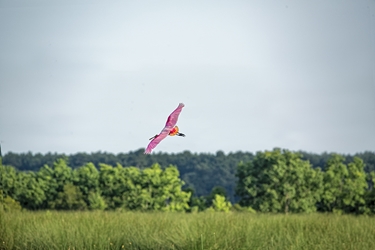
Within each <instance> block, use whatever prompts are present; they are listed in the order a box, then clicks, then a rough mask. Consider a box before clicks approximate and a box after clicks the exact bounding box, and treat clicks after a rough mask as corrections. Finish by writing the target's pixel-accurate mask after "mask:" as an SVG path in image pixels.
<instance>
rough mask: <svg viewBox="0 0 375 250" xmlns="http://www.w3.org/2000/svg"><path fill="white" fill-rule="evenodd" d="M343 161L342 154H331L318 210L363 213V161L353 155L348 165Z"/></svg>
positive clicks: (364, 186) (364, 177) (365, 184)
mask: <svg viewBox="0 0 375 250" xmlns="http://www.w3.org/2000/svg"><path fill="white" fill-rule="evenodd" d="M344 162H345V158H344V156H342V155H338V154H333V155H332V157H331V158H330V159H329V160H328V162H327V166H326V172H325V173H324V192H323V195H322V202H321V204H320V210H321V211H328V212H332V211H336V212H340V213H341V212H346V213H364V212H365V210H366V209H365V203H366V202H365V199H364V198H365V193H366V189H367V187H368V185H367V182H366V173H365V172H364V163H363V161H362V160H361V159H360V158H358V157H354V158H353V161H352V162H351V163H349V164H348V165H345V164H344Z"/></svg>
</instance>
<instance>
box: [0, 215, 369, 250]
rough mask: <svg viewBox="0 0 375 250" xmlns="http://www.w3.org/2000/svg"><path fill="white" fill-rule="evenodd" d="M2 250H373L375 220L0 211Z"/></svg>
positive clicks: (364, 218) (320, 217)
mask: <svg viewBox="0 0 375 250" xmlns="http://www.w3.org/2000/svg"><path fill="white" fill-rule="evenodd" d="M0 240H1V241H0V249H71V250H72V249H153V250H154V249H236V250H237V249H309V250H310V249H338V250H342V249H366V250H368V249H375V218H374V217H355V216H339V215H325V214H312V215H266V214H245V213H229V214H225V213H199V214H181V213H133V212H54V211H53V212H50V211H47V212H46V211H44V212H20V213H4V212H0Z"/></svg>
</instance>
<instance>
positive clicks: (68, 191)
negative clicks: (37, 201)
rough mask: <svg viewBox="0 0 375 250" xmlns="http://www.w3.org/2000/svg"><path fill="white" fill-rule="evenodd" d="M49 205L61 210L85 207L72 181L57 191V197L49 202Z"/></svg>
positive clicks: (79, 192)
mask: <svg viewBox="0 0 375 250" xmlns="http://www.w3.org/2000/svg"><path fill="white" fill-rule="evenodd" d="M50 206H51V208H52V209H61V210H84V209H86V207H87V205H86V203H85V201H84V200H83V195H82V193H81V191H80V190H79V187H76V186H74V185H73V184H72V183H67V184H65V185H64V187H63V191H62V192H59V193H58V194H57V198H56V199H55V200H54V201H52V202H50Z"/></svg>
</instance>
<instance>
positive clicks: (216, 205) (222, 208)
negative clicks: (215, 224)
mask: <svg viewBox="0 0 375 250" xmlns="http://www.w3.org/2000/svg"><path fill="white" fill-rule="evenodd" d="M231 207H232V204H231V203H230V201H228V200H227V198H226V197H225V196H222V195H219V194H215V198H214V199H213V200H212V209H213V210H214V211H216V212H226V213H228V212H229V211H230V209H231Z"/></svg>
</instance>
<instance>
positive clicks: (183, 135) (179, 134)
mask: <svg viewBox="0 0 375 250" xmlns="http://www.w3.org/2000/svg"><path fill="white" fill-rule="evenodd" d="M176 135H178V136H182V137H185V134H183V133H177V134H176Z"/></svg>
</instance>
